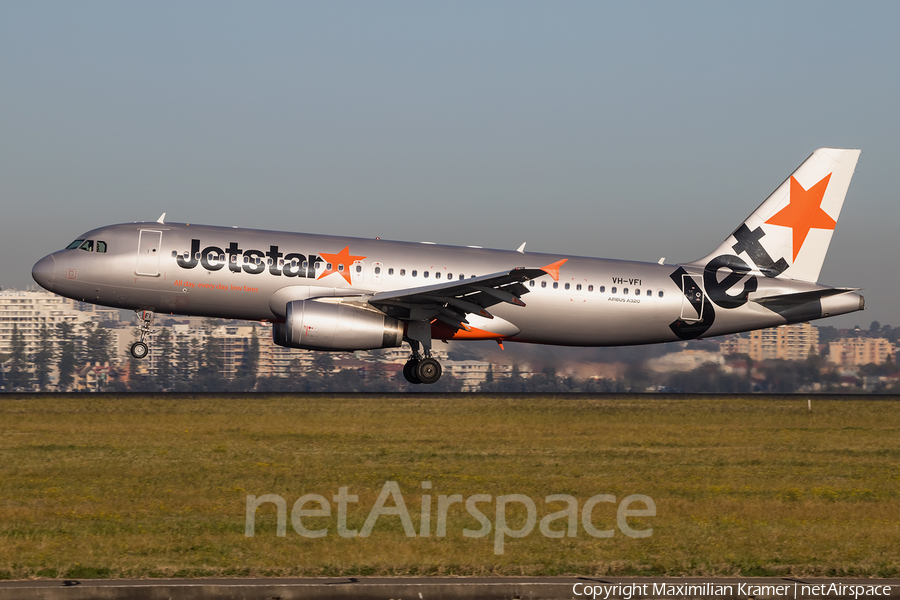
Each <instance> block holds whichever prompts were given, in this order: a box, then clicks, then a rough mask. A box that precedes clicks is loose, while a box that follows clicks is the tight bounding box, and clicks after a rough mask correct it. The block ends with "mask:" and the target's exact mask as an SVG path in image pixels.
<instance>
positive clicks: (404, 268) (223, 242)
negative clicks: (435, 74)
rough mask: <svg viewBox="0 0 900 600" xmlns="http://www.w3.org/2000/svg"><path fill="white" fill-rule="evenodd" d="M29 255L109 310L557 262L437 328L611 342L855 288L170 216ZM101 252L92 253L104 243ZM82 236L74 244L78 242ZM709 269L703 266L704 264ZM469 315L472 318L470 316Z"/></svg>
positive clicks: (787, 317)
mask: <svg viewBox="0 0 900 600" xmlns="http://www.w3.org/2000/svg"><path fill="white" fill-rule="evenodd" d="M79 239H80V240H84V241H91V242H93V243H92V244H91V249H90V250H88V249H87V248H80V247H75V248H71V249H66V250H61V251H58V252H54V253H53V254H51V255H49V256H48V257H46V258H45V259H43V261H42V262H40V263H38V265H36V266H35V270H34V273H35V279H36V280H38V282H39V283H41V285H42V286H43V287H45V288H47V289H49V290H51V291H54V292H56V293H58V294H60V295H63V296H67V297H70V298H75V299H78V300H83V301H86V302H91V303H94V304H100V305H104V306H110V307H115V308H124V309H133V310H148V311H154V312H156V313H172V314H179V315H196V316H207V317H219V318H228V319H247V320H257V321H271V322H276V323H277V322H280V321H283V320H284V318H285V311H284V307H285V304H286V303H287V302H289V301H292V300H306V299H327V298H344V299H347V298H351V299H352V298H353V297H359V298H360V299H361V300H364V299H365V298H367V297H371V296H372V295H374V294H377V293H379V292H385V291H393V290H405V289H415V288H420V287H422V286H430V285H436V284H441V283H449V282H451V281H458V280H465V279H469V278H472V277H478V276H483V275H487V274H491V273H497V272H499V271H504V270H510V269H515V268H520V267H540V266H541V265H545V264H550V263H557V262H559V261H561V260H564V262H563V263H562V265H561V266H560V268H559V273H558V277H557V278H554V277H553V275H552V274H551V273H547V274H545V275H544V276H542V277H537V278H535V279H531V280H529V281H527V282H525V283H524V284H523V285H524V286H525V287H526V289H527V294H525V295H524V296H523V300H524V303H525V304H526V306H516V305H513V304H508V303H500V304H497V305H496V306H493V307H491V309H490V311H491V314H492V315H493V316H494V317H495V319H490V320H481V321H479V325H482V326H475V327H473V328H472V330H470V331H466V330H463V329H460V330H455V331H454V330H453V329H451V328H447V327H446V326H443V324H441V323H439V322H435V323H434V324H433V337H434V338H435V339H498V340H509V341H519V342H530V343H541V344H557V345H571V346H613V345H627V344H647V343H657V342H669V341H677V340H683V339H696V338H699V337H708V336H715V335H722V334H727V333H735V332H740V331H747V330H752V329H759V328H763V327H771V326H775V325H781V324H784V323H791V322H798V321H807V320H810V319H815V318H820V317H823V316H830V315H833V314H840V313H842V312H849V311H851V310H858V309H860V308H861V307H862V298H861V297H860V296H858V295H856V294H852V293H851V294H842V295H840V296H830V297H824V298H820V297H815V298H813V299H812V300H811V301H810V302H808V303H803V304H801V305H797V304H796V303H794V305H792V306H791V307H790V309H789V310H788V309H784V310H773V309H772V307H771V305H769V306H765V305H763V304H759V303H757V302H755V301H754V300H755V299H759V298H764V297H767V296H777V295H785V294H797V293H799V292H815V291H817V290H828V289H830V288H826V287H824V286H820V285H817V284H812V283H806V282H799V281H792V280H787V279H775V278H772V277H766V276H765V275H763V274H762V273H754V272H752V271H751V272H746V273H741V272H740V270H738V271H737V272H736V271H735V270H734V269H733V268H724V269H719V270H717V271H716V272H714V274H713V275H712V276H711V275H710V274H709V273H705V269H704V268H703V266H702V265H701V266H697V265H683V266H678V265H665V264H663V265H660V264H655V263H642V262H634V261H624V260H610V259H600V258H587V257H577V256H561V255H555V254H535V253H522V252H517V251H505V250H490V249H483V248H474V247H458V246H444V245H437V244H430V243H416V242H398V241H387V240H380V239H362V238H349V237H338V236H327V235H315V234H299V233H289V232H277V231H262V230H252V229H240V228H229V227H214V226H205V225H187V224H176V223H165V224H160V223H133V224H121V225H112V226H109V227H102V228H99V229H95V230H93V231H90V232H88V233H85V234H84V235H83V236H80V238H79ZM101 244H102V245H103V247H104V249H105V252H100V251H99V248H100V245H101ZM79 246H84V242H82V244H79ZM707 271H708V269H707ZM475 318H476V319H477V318H478V317H475Z"/></svg>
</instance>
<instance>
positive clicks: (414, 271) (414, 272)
mask: <svg viewBox="0 0 900 600" xmlns="http://www.w3.org/2000/svg"><path fill="white" fill-rule="evenodd" d="M418 274H419V272H418V271H416V270H415V269H413V272H412V276H413V277H415V276H416V275H418Z"/></svg>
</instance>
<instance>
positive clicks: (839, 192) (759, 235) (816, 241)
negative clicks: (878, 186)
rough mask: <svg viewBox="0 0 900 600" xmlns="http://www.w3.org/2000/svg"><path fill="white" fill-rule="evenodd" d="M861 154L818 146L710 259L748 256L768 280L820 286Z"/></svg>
mask: <svg viewBox="0 0 900 600" xmlns="http://www.w3.org/2000/svg"><path fill="white" fill-rule="evenodd" d="M859 152H860V151H859V150H840V149H836V148H819V149H818V150H816V151H815V152H813V153H812V155H810V157H809V158H807V159H806V160H805V161H804V162H803V164H802V165H800V166H799V167H798V168H797V170H796V171H794V172H793V174H791V176H790V177H789V178H788V179H787V180H785V181H784V182H783V183H782V184H781V185H780V186H778V188H777V189H776V190H775V191H774V192H772V194H771V195H770V196H769V197H768V198H766V201H765V202H763V203H762V204H761V205H760V206H759V208H757V209H756V210H755V211H754V212H753V214H752V215H750V216H749V217H747V219H746V220H745V221H744V222H743V223H742V224H741V226H740V227H738V228H737V229H735V230H734V233H732V234H731V235H730V236H728V239H726V240H725V241H724V242H722V244H721V245H720V246H719V247H718V248H716V251H715V252H713V253H712V254H710V255H709V256H707V257H705V258H703V259H700V260H699V261H697V263H699V264H703V265H706V264H707V263H709V261H710V260H712V259H713V258H715V257H718V256H722V255H725V256H735V255H737V256H738V257H740V258H742V259H743V258H749V262H748V264H750V265H756V268H758V269H759V270H760V271H761V272H762V273H763V274H765V275H766V276H767V277H782V278H786V279H799V280H801V281H810V282H815V281H816V280H817V279H818V278H819V272H820V271H821V270H822V263H823V262H824V260H825V253H826V252H827V251H828V244H829V243H831V236H832V234H833V233H834V226H835V225H836V223H837V220H838V217H839V216H840V214H841V206H843V204H844V196H846V195H847V188H849V187H850V179H851V178H852V177H853V171H854V169H855V168H856V161H857V160H858V159H859Z"/></svg>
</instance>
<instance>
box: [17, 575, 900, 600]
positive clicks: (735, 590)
mask: <svg viewBox="0 0 900 600" xmlns="http://www.w3.org/2000/svg"><path fill="white" fill-rule="evenodd" d="M842 586H843V587H842ZM586 597H587V598H594V597H596V598H604V600H613V599H615V600H619V599H621V600H631V599H642V598H723V599H724V598H729V599H733V598H740V599H741V600H745V599H747V598H756V599H759V598H828V599H833V598H856V599H861V598H866V599H875V598H900V580H898V579H820V578H809V579H807V578H776V577H771V578H752V577H748V578H722V577H714V578H702V577H690V578H677V577H495V578H479V577H359V578H357V577H345V578H340V577H335V578H304V579H140V580H121V579H119V580H116V579H100V580H96V579H95V580H81V581H78V580H38V581H4V582H0V600H13V599H15V600H20V599H21V600H37V599H43V600H56V599H58V598H62V599H65V600H90V599H95V598H97V599H103V600H119V599H122V600H125V599H128V600H144V599H147V600H158V599H163V598H165V599H170V600H200V599H203V600H208V599H213V600H251V599H252V600H263V599H265V600H294V599H296V600H304V599H309V600H331V599H336V600H337V599H345V598H353V599H360V600H369V599H372V600H376V599H378V600H382V599H384V600H387V599H394V600H403V599H409V600H416V599H420V600H457V599H459V600H463V599H468V600H481V599H485V600H487V599H491V600H498V599H510V600H526V599H529V600H539V599H540V600H551V599H552V600H556V599H578V598H582V599H583V598H586Z"/></svg>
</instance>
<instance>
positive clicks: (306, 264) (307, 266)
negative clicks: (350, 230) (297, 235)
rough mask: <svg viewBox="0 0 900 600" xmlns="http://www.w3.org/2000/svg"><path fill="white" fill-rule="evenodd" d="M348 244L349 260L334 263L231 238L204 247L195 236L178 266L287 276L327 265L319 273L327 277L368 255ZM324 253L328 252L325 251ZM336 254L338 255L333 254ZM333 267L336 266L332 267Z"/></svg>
mask: <svg viewBox="0 0 900 600" xmlns="http://www.w3.org/2000/svg"><path fill="white" fill-rule="evenodd" d="M347 252H348V248H344V250H343V251H342V252H341V253H340V254H342V255H343V254H346V257H347V259H348V260H347V262H346V264H345V263H340V264H335V265H332V264H331V263H330V262H329V263H327V264H326V263H325V260H324V259H323V258H321V257H319V256H318V255H315V254H310V255H308V256H307V255H305V254H300V253H298V252H290V253H287V254H285V253H283V252H281V251H280V250H279V248H278V246H269V249H268V250H267V251H263V250H254V249H247V250H244V249H243V248H241V247H240V246H239V245H238V243H237V242H231V243H229V245H228V246H227V247H226V248H221V247H219V246H207V247H205V248H203V249H202V250H201V249H200V240H198V239H192V240H191V250H190V252H189V253H188V252H185V253H183V254H177V255H176V259H177V262H178V266H179V267H181V268H182V269H193V268H194V267H196V266H197V265H198V264H199V265H201V266H202V267H203V268H204V269H206V270H208V271H218V270H219V269H222V268H224V267H225V266H226V265H227V266H228V269H229V270H230V271H232V272H233V273H240V272H241V271H243V272H244V273H250V274H252V275H259V274H260V273H263V272H264V271H266V270H268V272H269V273H270V274H271V275H277V276H281V275H284V276H285V277H308V278H310V279H315V278H316V269H317V268H321V267H323V266H325V268H326V269H327V270H326V272H325V273H322V274H321V275H320V276H319V277H320V278H321V277H323V276H324V275H326V274H329V273H330V272H336V273H340V274H341V275H344V273H346V272H348V271H349V269H350V266H351V265H352V264H353V263H354V262H356V261H357V260H361V259H363V258H366V257H364V256H350V255H349V254H348V253H347ZM323 254H324V253H323ZM331 256H336V255H331ZM332 267H333V268H332ZM348 282H349V281H348Z"/></svg>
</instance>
